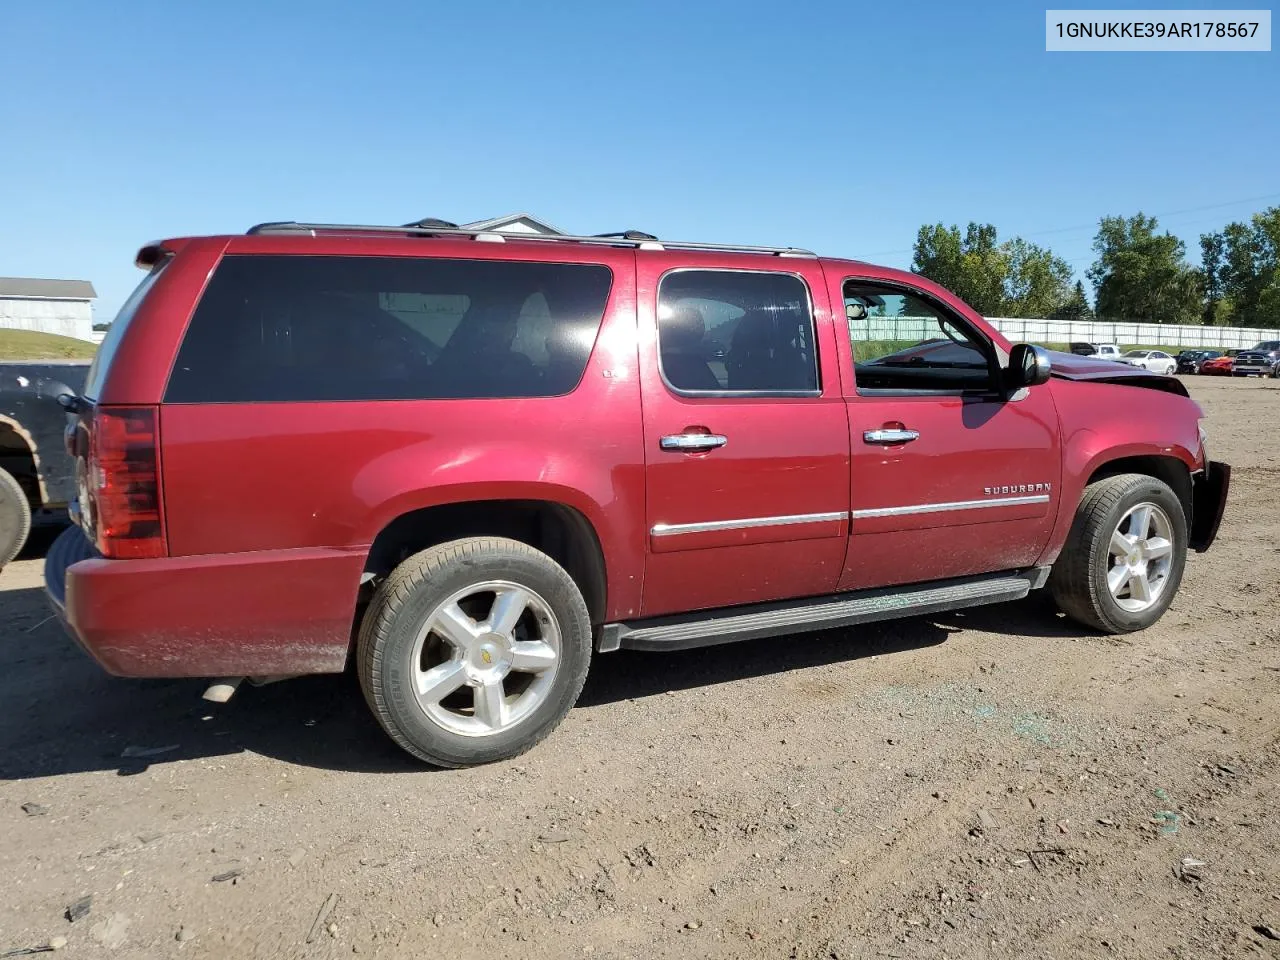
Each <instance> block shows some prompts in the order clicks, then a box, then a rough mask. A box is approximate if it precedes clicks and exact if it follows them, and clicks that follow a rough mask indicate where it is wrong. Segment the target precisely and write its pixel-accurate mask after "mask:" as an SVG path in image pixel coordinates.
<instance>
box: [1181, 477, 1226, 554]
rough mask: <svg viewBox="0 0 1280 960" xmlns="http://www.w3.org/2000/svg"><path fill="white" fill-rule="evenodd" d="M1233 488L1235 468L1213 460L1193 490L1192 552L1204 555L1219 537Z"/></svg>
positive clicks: (1195, 482) (1194, 482) (1197, 478)
mask: <svg viewBox="0 0 1280 960" xmlns="http://www.w3.org/2000/svg"><path fill="white" fill-rule="evenodd" d="M1230 488H1231V465H1230V464H1227V463H1221V462H1219V461H1217V460H1210V461H1208V462H1207V463H1206V464H1205V468H1204V472H1203V473H1199V474H1197V475H1196V476H1195V478H1194V481H1193V485H1192V488H1191V497H1192V502H1191V549H1193V550H1195V551H1196V552H1198V553H1204V551H1206V550H1208V549H1209V548H1210V547H1211V546H1213V541H1214V540H1216V539H1217V537H1218V527H1219V526H1220V525H1221V524H1222V514H1223V512H1224V511H1225V510H1226V508H1227V492H1228V490H1230Z"/></svg>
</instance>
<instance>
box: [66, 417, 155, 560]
mask: <svg viewBox="0 0 1280 960" xmlns="http://www.w3.org/2000/svg"><path fill="white" fill-rule="evenodd" d="M159 448H160V437H159V429H158V425H157V423H156V410H155V408H153V407H99V408H98V409H97V410H96V411H94V414H93V425H92V427H91V433H90V441H89V460H88V465H87V466H88V469H87V474H88V483H87V486H88V488H89V489H88V491H87V492H88V495H89V499H90V500H91V504H90V505H89V506H90V508H91V510H92V513H91V518H92V523H93V528H94V532H95V534H96V539H97V544H98V549H99V550H100V551H101V552H102V555H103V556H104V557H113V558H120V559H124V558H140V557H163V556H167V555H168V552H169V549H168V544H167V543H166V542H165V535H164V515H163V512H162V509H161V502H160V462H159ZM84 507H85V505H83V504H82V505H81V508H82V509H84Z"/></svg>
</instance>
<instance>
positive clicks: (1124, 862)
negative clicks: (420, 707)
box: [0, 378, 1280, 960]
mask: <svg viewBox="0 0 1280 960" xmlns="http://www.w3.org/2000/svg"><path fill="white" fill-rule="evenodd" d="M1190 385H1191V389H1192V391H1193V393H1194V394H1195V396H1196V397H1197V398H1198V399H1199V400H1200V401H1201V402H1202V403H1203V404H1204V405H1205V407H1206V409H1207V410H1208V412H1209V415H1210V419H1209V423H1208V429H1209V434H1210V441H1209V442H1210V448H1211V452H1212V454H1213V455H1214V456H1215V457H1217V458H1219V459H1225V460H1227V461H1229V462H1231V463H1232V464H1233V465H1234V467H1235V475H1234V489H1233V499H1232V502H1231V504H1230V505H1229V508H1228V514H1227V519H1226V521H1225V522H1224V525H1223V528H1222V532H1221V535H1220V539H1219V541H1218V543H1217V545H1216V546H1215V547H1214V549H1213V550H1212V551H1210V552H1209V553H1208V554H1205V555H1203V556H1193V557H1192V558H1191V560H1190V562H1189V564H1188V572H1187V576H1186V579H1185V581H1184V584H1183V588H1182V592H1181V594H1180V596H1179V598H1178V599H1177V601H1176V602H1175V603H1174V606H1173V608H1172V610H1171V611H1170V612H1169V613H1168V614H1167V615H1166V616H1165V618H1164V619H1163V620H1162V621H1161V623H1160V624H1158V625H1157V626H1156V628H1154V629H1152V630H1150V631H1148V632H1146V633H1143V634H1138V635H1134V636H1131V637H1128V638H1124V639H1120V640H1116V639H1109V638H1102V637H1097V636H1091V635H1088V634H1087V633H1085V632H1084V631H1082V630H1078V629H1076V628H1075V627H1073V626H1072V625H1071V624H1068V623H1066V622H1065V621H1064V620H1062V619H1061V618H1059V617H1056V616H1055V615H1054V613H1053V611H1052V610H1051V609H1049V608H1048V607H1047V606H1046V604H1045V602H1044V601H1043V600H1042V599H1038V598H1033V599H1031V600H1028V601H1026V602H1023V603H1021V604H1015V605H1009V606H1004V607H990V608H982V609H978V610H971V611H966V612H962V613H957V614H953V615H948V616H945V617H938V618H928V619H919V620H910V621H902V622H898V623H891V624H886V625H881V626H878V627H874V628H862V629H859V630H856V631H832V632H829V633H824V634H817V635H812V636H806V637H796V638H792V639H787V640H783V641H769V642H754V643H748V644H743V645H736V646H727V647H721V648H718V649H710V650H703V651H694V652H688V653H683V654H671V655H665V656H659V655H653V654H648V655H646V654H626V653H620V654H614V655H610V656H606V657H602V658H600V660H599V661H598V664H597V666H596V667H595V669H594V672H593V674H592V676H591V678H590V679H589V681H588V684H587V689H586V692H585V694H584V696H583V699H582V702H581V705H580V706H579V707H578V708H577V709H576V710H574V711H573V712H572V714H571V715H570V716H569V718H568V719H567V720H566V722H565V723H564V725H563V726H562V727H561V728H560V730H559V731H557V732H556V733H555V734H554V735H553V736H552V737H551V739H550V740H548V741H547V742H546V743H544V744H543V745H542V746H541V747H539V748H537V749H536V750H535V751H534V752H533V753H531V754H528V755H526V756H525V757H523V758H521V759H519V760H517V761H515V762H512V763H504V764H498V765H494V766H490V767H486V768H482V769H476V770H469V771H447V772H435V771H425V770H422V769H420V768H417V767H415V766H414V765H413V764H412V763H411V762H410V761H409V760H408V759H407V758H406V757H405V756H404V755H402V754H401V753H400V752H399V751H398V750H397V749H396V748H395V747H394V746H392V744H391V743H390V742H389V741H388V740H387V739H386V738H385V737H384V736H383V735H382V733H381V731H380V730H379V729H378V728H377V727H376V725H375V724H374V722H373V720H372V719H371V718H370V717H369V716H368V714H367V712H366V710H365V707H364V705H363V702H362V701H361V699H360V698H359V692H358V690H357V687H356V684H355V682H354V680H353V679H351V678H349V677H320V678H312V679H306V680H297V681H291V682H287V683H280V684H275V685H271V686H267V687H262V688H246V689H243V690H242V691H241V692H240V693H239V694H237V696H236V697H235V698H234V699H233V700H232V701H231V702H230V703H229V704H226V705H223V706H214V705H210V704H207V703H204V702H203V701H202V700H201V699H200V693H201V692H202V690H203V688H204V684H203V683H201V682H199V681H164V682H160V681H128V680H117V679H112V678H109V677H107V676H106V675H105V674H103V673H102V672H101V671H100V670H99V668H98V667H97V666H95V665H94V664H93V663H91V662H90V661H89V660H88V659H87V658H86V657H84V656H83V655H82V654H81V653H80V652H79V650H78V649H77V648H76V647H75V646H74V645H73V644H72V643H71V642H70V641H69V640H67V639H65V638H64V637H63V635H62V634H61V632H60V630H59V628H58V626H57V625H56V623H54V622H52V621H50V620H48V619H47V618H48V615H49V614H48V610H47V608H46V606H45V602H44V599H43V595H42V593H41V590H40V583H41V569H42V564H41V560H40V559H39V556H40V553H41V548H42V546H47V543H48V538H47V537H46V538H44V540H43V544H42V543H41V542H37V543H35V544H34V545H33V548H32V549H29V551H28V559H24V560H21V561H19V562H17V563H14V564H13V565H11V566H10V567H9V568H7V569H6V570H5V571H4V572H3V574H0V702H3V703H4V704H5V707H6V709H5V710H4V712H3V714H2V715H0V877H2V878H3V888H4V897H3V898H2V900H0V956H7V954H6V953H5V951H6V950H11V949H15V948H21V947H35V946H40V945H43V944H48V943H50V942H51V941H54V940H55V938H65V941H66V943H65V947H64V948H63V955H66V956H69V957H106V956H111V957H164V956H183V957H188V958H202V957H229V956H234V957H237V958H245V957H295V956H296V957H340V956H343V957H345V956H350V955H352V954H361V955H367V956H375V957H384V956H385V957H396V958H404V957H422V956H439V957H449V958H455V957H472V956H475V957H485V958H488V960H493V958H498V957H521V958H527V957H535V958H551V957H555V958H564V957H580V956H593V957H598V958H603V957H637V958H640V957H645V958H648V957H668V956H671V957H689V956H704V957H799V958H855V957H904V958H905V957H911V958H922V957H923V958H928V957H974V956H981V955H986V956H995V957H1024V956H1039V957H1046V956H1048V957H1064V958H1065V957H1095V956H1098V957H1135V958H1137V957H1141V958H1151V957H1186V958H1191V957H1206V956H1211V957H1219V956H1221V957H1240V956H1260V957H1262V956H1280V941H1276V940H1272V939H1268V938H1267V934H1266V932H1265V928H1266V927H1270V928H1272V929H1274V931H1275V936H1276V937H1280V857H1277V855H1276V849H1277V847H1278V846H1280V820H1278V819H1277V815H1276V807H1275V800H1276V785H1277V773H1278V771H1280V746H1278V743H1280V719H1278V718H1280V711H1278V709H1277V708H1278V707H1280V625H1278V617H1280V445H1278V444H1277V438H1278V437H1280V381H1252V380H1250V381H1237V380H1231V379H1221V380H1217V379H1208V378H1197V379H1192V380H1191V381H1190ZM130 748H144V752H145V750H155V751H156V752H155V753H153V754H151V755H147V756H140V757H139V756H130V754H136V753H137V752H138V751H137V750H136V749H133V750H131V749H130ZM24 804H26V805H28V806H27V808H26V809H25V810H24ZM31 804H35V805H38V806H30V805H31ZM1184 863H1185V864H1186V865H1185V866H1184ZM220 878H222V879H220ZM85 896H91V897H92V902H91V905H90V906H89V912H88V914H87V915H86V916H83V917H82V918H80V919H77V920H76V921H75V922H71V921H70V920H69V919H68V916H67V914H66V911H67V909H68V907H69V906H70V905H71V904H73V903H74V902H75V901H77V900H78V899H80V898H82V897H85ZM326 905H327V909H328V913H327V914H326V915H324V916H321V918H320V922H319V923H317V916H318V915H320V914H322V913H323V911H324V909H325V908H326ZM1255 928H1257V929H1255ZM56 942H57V943H59V944H61V943H62V940H57V941H56Z"/></svg>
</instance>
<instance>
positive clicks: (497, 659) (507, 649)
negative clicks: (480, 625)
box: [467, 634, 511, 679]
mask: <svg viewBox="0 0 1280 960" xmlns="http://www.w3.org/2000/svg"><path fill="white" fill-rule="evenodd" d="M467 659H468V663H467V672H468V673H469V674H470V675H471V676H472V678H473V679H483V678H486V677H494V676H498V677H501V676H505V675H506V674H507V673H508V672H509V670H510V668H511V644H510V643H509V642H508V641H507V639H506V637H501V636H498V635H497V634H490V635H489V636H486V637H481V638H480V640H479V642H478V643H476V645H475V647H474V648H473V649H472V651H471V656H470V657H468V658H467Z"/></svg>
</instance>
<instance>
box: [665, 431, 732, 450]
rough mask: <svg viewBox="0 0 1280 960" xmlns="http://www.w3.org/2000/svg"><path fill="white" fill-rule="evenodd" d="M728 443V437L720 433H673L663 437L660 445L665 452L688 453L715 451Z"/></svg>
mask: <svg viewBox="0 0 1280 960" xmlns="http://www.w3.org/2000/svg"><path fill="white" fill-rule="evenodd" d="M728 442H729V438H728V437H722V436H720V434H718V433H672V434H668V435H667V436H665V437H663V438H662V440H660V441H659V445H660V446H661V447H662V449H663V450H682V451H684V452H686V453H687V452H689V451H697V450H714V449H715V448H716V447H723V446H724V445H725V444H726V443H728Z"/></svg>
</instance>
